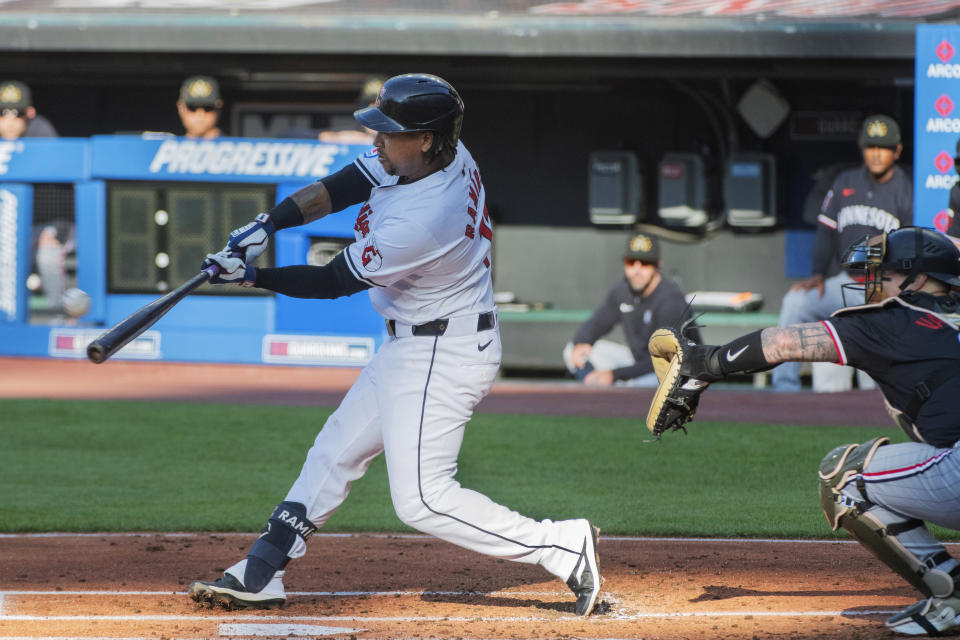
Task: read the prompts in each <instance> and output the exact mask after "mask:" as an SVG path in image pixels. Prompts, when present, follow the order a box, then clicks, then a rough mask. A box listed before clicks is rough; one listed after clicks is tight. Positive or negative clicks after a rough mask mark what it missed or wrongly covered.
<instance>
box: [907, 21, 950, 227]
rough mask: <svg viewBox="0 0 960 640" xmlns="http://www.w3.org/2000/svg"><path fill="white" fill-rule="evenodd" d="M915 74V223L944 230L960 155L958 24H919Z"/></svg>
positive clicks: (946, 225) (948, 215) (947, 222)
mask: <svg viewBox="0 0 960 640" xmlns="http://www.w3.org/2000/svg"><path fill="white" fill-rule="evenodd" d="M915 74H916V81H915V84H914V90H915V94H914V99H915V116H914V143H915V147H914V164H913V186H914V196H913V197H914V202H913V204H914V212H913V215H914V223H915V224H918V225H921V226H925V227H935V228H937V229H939V230H940V231H946V230H947V228H948V227H949V226H950V223H951V220H952V214H953V212H951V211H950V210H949V209H948V207H947V204H948V201H949V194H950V189H951V187H953V185H954V184H956V182H957V179H958V177H960V176H958V175H957V171H956V169H955V168H954V157H957V156H958V155H960V153H958V141H960V26H958V25H953V26H932V25H921V26H919V27H917V55H916V72H915ZM956 213H957V215H960V212H956Z"/></svg>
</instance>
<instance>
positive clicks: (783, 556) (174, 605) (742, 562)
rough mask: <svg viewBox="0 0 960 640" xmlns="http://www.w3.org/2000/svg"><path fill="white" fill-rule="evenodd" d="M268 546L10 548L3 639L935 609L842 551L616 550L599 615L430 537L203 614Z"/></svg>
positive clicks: (336, 632) (496, 626)
mask: <svg viewBox="0 0 960 640" xmlns="http://www.w3.org/2000/svg"><path fill="white" fill-rule="evenodd" d="M254 538H255V535H254V534H194V533H183V534H152V533H143V534H23V535H20V534H3V535H2V536H0V575H2V576H4V578H5V580H4V581H3V584H2V590H0V639H9V638H26V637H31V638H83V639H87V638H151V639H152V638H184V639H194V638H288V637H290V638H296V637H311V638H356V639H367V638H370V639H373V638H377V639H380V638H383V639H386V638H391V639H393V638H451V639H452V638H462V639H486V638H489V639H501V638H502V639H506V638H531V639H532V638H537V639H539V638H545V639H546V638H606V639H612V638H648V639H654V638H655V639H663V640H667V639H676V640H708V639H710V640H713V639H718V638H725V639H730V640H733V639H740V638H743V639H751V640H753V639H769V640H773V639H778V640H779V639H781V638H793V639H823V640H826V639H831V640H835V639H837V638H844V639H863V640H866V639H874V638H893V637H897V636H895V635H894V634H892V633H891V632H889V631H888V630H886V628H885V627H884V626H883V620H884V619H885V618H886V617H888V616H889V615H891V614H892V613H894V612H896V611H899V610H901V609H903V608H904V607H906V606H908V605H910V604H912V603H913V602H914V601H915V600H916V599H917V598H918V597H919V596H918V595H916V594H914V593H912V589H911V588H910V587H909V586H906V585H904V584H901V581H900V580H899V579H898V578H897V577H896V576H894V575H893V574H892V573H891V572H890V571H889V570H888V569H886V568H885V567H883V566H881V565H879V563H877V562H876V561H875V560H874V559H873V558H872V557H870V556H869V555H868V554H867V553H866V552H865V551H863V550H862V549H861V548H860V547H859V545H857V544H855V543H852V542H849V541H848V540H846V539H844V538H840V539H838V541H835V542H831V541H789V540H711V539H653V538H628V537H616V536H609V537H604V536H601V539H600V547H599V549H600V561H601V572H602V574H603V576H604V578H605V579H606V582H605V584H604V591H603V593H602V595H601V602H600V604H599V606H598V608H597V612H596V613H595V614H594V615H591V616H589V617H587V618H581V617H578V616H576V615H574V613H573V598H572V594H571V593H570V591H569V590H568V589H567V587H566V586H565V585H564V584H562V583H561V582H560V581H559V580H555V579H553V578H552V577H551V576H549V575H547V574H545V572H543V571H542V570H541V569H540V568H538V567H535V566H530V565H523V564H518V563H513V562H508V561H503V560H494V559H491V558H488V557H486V556H482V555H480V554H472V553H465V552H464V551H463V550H461V549H459V548H457V547H454V546H452V545H450V544H447V543H445V542H442V541H439V540H437V539H435V538H430V537H426V536H419V535H385V534H383V535H378V534H316V535H315V536H313V537H312V538H311V540H310V548H309V549H308V552H307V555H306V556H305V557H304V558H301V559H299V560H298V561H297V562H296V563H293V564H291V566H290V569H289V571H288V572H287V575H286V579H285V584H286V588H287V592H288V602H287V604H286V605H285V606H284V607H283V608H280V609H273V610H267V611H226V610H223V609H208V608H205V607H201V606H198V605H197V604H196V603H194V602H193V601H192V600H190V599H189V598H188V597H187V595H186V588H187V585H188V584H189V583H190V581H191V580H194V579H197V578H199V579H213V578H215V577H217V575H219V572H221V571H222V570H223V568H224V567H225V566H227V565H228V564H230V563H231V562H232V561H233V560H234V558H235V557H236V556H237V555H238V554H241V553H242V552H243V551H245V550H246V549H247V548H249V546H250V544H251V543H252V541H253V540H254Z"/></svg>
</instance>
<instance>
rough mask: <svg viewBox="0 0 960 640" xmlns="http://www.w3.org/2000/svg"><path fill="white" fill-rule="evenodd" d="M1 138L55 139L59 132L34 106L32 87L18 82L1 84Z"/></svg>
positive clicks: (8, 81)
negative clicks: (38, 113)
mask: <svg viewBox="0 0 960 640" xmlns="http://www.w3.org/2000/svg"><path fill="white" fill-rule="evenodd" d="M0 137H2V138H3V139H4V140H16V139H17V138H55V137H57V130H56V129H54V128H53V125H52V124H50V121H49V120H47V119H46V118H44V117H43V116H41V115H37V110H36V108H35V107H34V106H33V96H32V95H31V93H30V87H28V86H27V85H25V84H24V83H22V82H19V81H17V80H6V81H4V82H0Z"/></svg>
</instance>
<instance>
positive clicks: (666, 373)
mask: <svg viewBox="0 0 960 640" xmlns="http://www.w3.org/2000/svg"><path fill="white" fill-rule="evenodd" d="M694 346H695V344H694V343H692V342H689V341H688V340H687V339H686V338H684V337H683V336H682V335H681V334H680V332H679V331H677V330H676V329H672V328H663V329H657V330H656V331H654V332H653V335H652V336H650V342H649V343H648V345H647V348H648V350H649V351H650V360H651V361H652V362H653V370H654V371H655V372H656V374H657V379H659V380H660V386H659V387H658V388H657V393H656V394H655V395H654V396H653V402H651V403H650V411H649V412H647V428H648V429H650V431H651V432H652V433H653V435H655V436H656V437H657V438H659V437H660V436H661V434H663V432H664V431H668V430H674V431H675V430H677V429H683V428H684V427H683V425H684V424H685V423H687V422H689V421H690V420H692V419H693V415H694V413H695V412H696V410H697V404H698V403H699V402H700V394H701V393H703V391H704V389H706V388H707V387H708V386H709V385H710V383H709V382H704V381H703V380H698V379H696V378H691V377H690V376H686V375H683V374H682V373H681V372H680V367H681V366H682V365H683V361H684V357H685V356H688V355H690V354H689V353H688V352H689V350H690V347H694ZM684 431H685V429H684Z"/></svg>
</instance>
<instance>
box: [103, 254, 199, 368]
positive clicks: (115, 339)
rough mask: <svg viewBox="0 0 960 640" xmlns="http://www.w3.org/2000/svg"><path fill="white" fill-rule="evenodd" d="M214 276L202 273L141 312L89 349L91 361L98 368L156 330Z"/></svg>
mask: <svg viewBox="0 0 960 640" xmlns="http://www.w3.org/2000/svg"><path fill="white" fill-rule="evenodd" d="M210 276H211V274H210V272H208V271H201V272H200V273H198V274H197V275H195V276H193V278H191V279H190V280H188V281H187V282H185V283H183V284H182V285H180V286H179V287H177V288H176V289H174V290H173V291H171V292H170V293H168V294H166V295H165V296H163V297H161V298H157V299H156V300H154V301H153V302H151V303H150V304H148V305H146V306H144V307H141V308H139V309H137V310H136V311H134V312H133V313H131V314H130V315H129V316H127V317H126V318H124V319H123V320H121V321H120V322H118V323H117V324H116V325H114V326H113V327H112V328H110V329H109V330H108V331H106V332H104V333H102V334H101V335H99V336H98V337H97V339H96V340H94V341H93V342H91V343H90V344H89V345H87V358H88V359H89V360H90V362H92V363H94V364H100V363H102V362H105V361H106V360H107V359H108V358H109V357H110V356H112V355H113V354H115V353H116V352H117V351H119V350H120V349H122V348H123V347H124V346H126V344H127V343H128V342H130V341H131V340H133V339H134V338H136V337H137V336H139V335H140V334H141V333H143V332H144V331H146V330H147V329H149V328H150V327H152V326H153V324H154V323H155V322H156V321H157V320H159V319H160V318H162V317H163V316H164V315H165V314H166V313H167V312H168V311H170V309H172V308H173V307H174V305H176V304H177V303H178V302H180V301H181V300H182V299H183V298H184V297H186V295H187V294H188V293H190V292H191V291H193V290H194V289H196V288H197V287H199V286H200V285H202V284H203V283H204V282H206V281H207V280H208V279H209V278H210Z"/></svg>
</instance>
